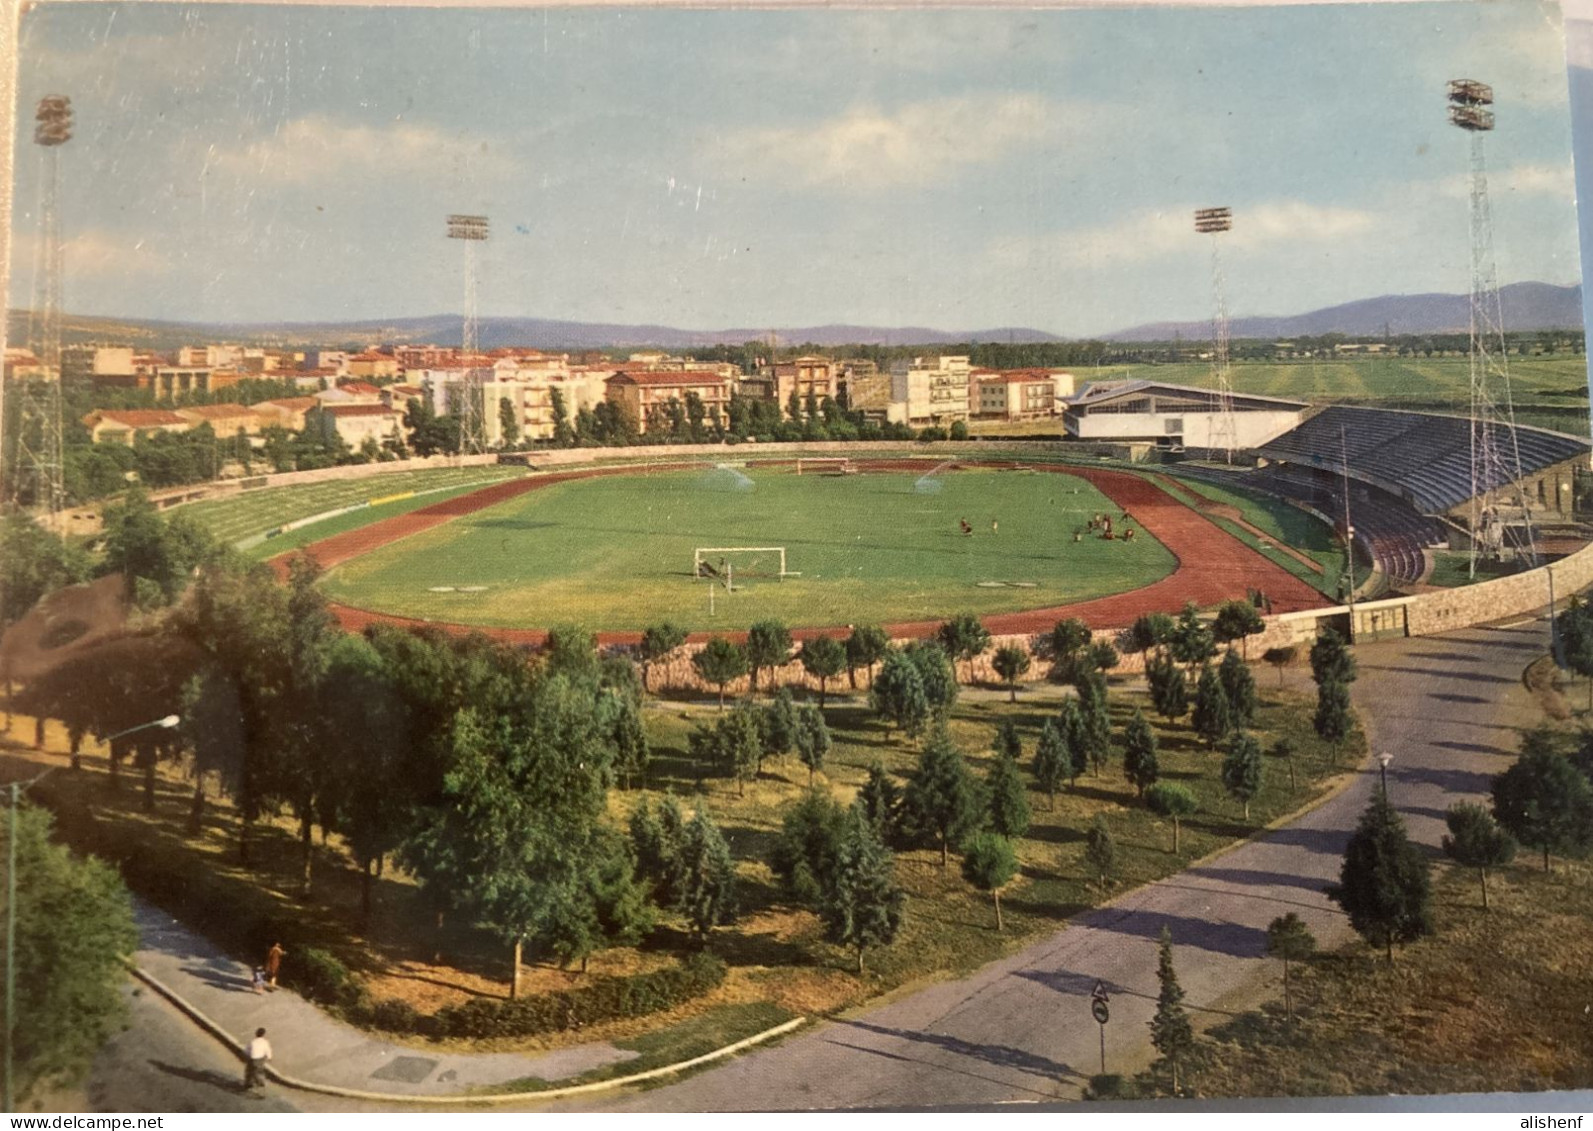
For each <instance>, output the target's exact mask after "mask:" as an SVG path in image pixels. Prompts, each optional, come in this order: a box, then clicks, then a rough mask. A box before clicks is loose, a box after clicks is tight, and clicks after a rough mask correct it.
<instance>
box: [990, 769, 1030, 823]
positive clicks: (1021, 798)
mask: <svg viewBox="0 0 1593 1131" xmlns="http://www.w3.org/2000/svg"><path fill="white" fill-rule="evenodd" d="M985 801H986V806H987V812H988V813H989V825H990V827H991V828H992V829H994V830H995V831H996V832H997V833H1000V834H1001V835H1002V836H1004V837H1006V838H1008V839H1009V840H1015V839H1017V838H1018V837H1020V836H1022V835H1023V834H1024V833H1026V832H1028V831H1029V799H1028V797H1027V796H1026V794H1025V791H1024V788H1023V778H1022V776H1021V775H1020V774H1019V773H1018V760H1017V758H1016V757H1014V756H1013V755H1012V754H1011V753H1009V752H1008V751H1005V750H1003V751H999V752H998V753H997V754H996V760H995V763H994V764H993V765H992V766H991V767H990V773H989V775H988V776H987V777H986V778H985Z"/></svg>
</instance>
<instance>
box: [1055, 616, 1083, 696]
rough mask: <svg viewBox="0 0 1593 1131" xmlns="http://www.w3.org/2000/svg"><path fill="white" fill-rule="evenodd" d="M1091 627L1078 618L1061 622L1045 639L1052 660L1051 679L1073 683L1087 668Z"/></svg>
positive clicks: (1057, 623) (1058, 622)
mask: <svg viewBox="0 0 1593 1131" xmlns="http://www.w3.org/2000/svg"><path fill="white" fill-rule="evenodd" d="M1092 638H1093V637H1092V635H1091V633H1090V626H1089V625H1087V624H1085V623H1084V622H1083V621H1082V620H1080V619H1078V618H1077V617H1072V618H1069V619H1068V620H1059V621H1057V622H1056V624H1055V625H1053V626H1052V628H1051V631H1050V632H1049V633H1047V634H1046V636H1045V637H1044V650H1045V652H1046V654H1047V655H1048V656H1049V657H1050V659H1051V679H1052V680H1054V681H1056V682H1057V683H1072V682H1073V681H1074V679H1076V678H1077V677H1078V674H1079V672H1080V670H1081V669H1082V668H1083V667H1084V666H1085V662H1084V660H1083V654H1084V650H1085V649H1086V648H1088V647H1089V646H1090V640H1091V639H1092Z"/></svg>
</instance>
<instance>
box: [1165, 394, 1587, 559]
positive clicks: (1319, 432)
mask: <svg viewBox="0 0 1593 1131" xmlns="http://www.w3.org/2000/svg"><path fill="white" fill-rule="evenodd" d="M1496 437H1497V442H1498V444H1499V447H1500V450H1501V451H1506V452H1513V451H1514V450H1515V447H1516V445H1519V448H1520V452H1521V469H1522V472H1523V477H1522V479H1521V481H1520V488H1521V491H1522V497H1523V498H1525V500H1526V504H1527V507H1528V509H1529V510H1530V511H1531V515H1532V520H1533V522H1534V523H1538V524H1541V523H1543V522H1544V521H1545V520H1547V521H1549V522H1551V523H1566V522H1571V521H1573V518H1574V516H1573V514H1572V498H1573V494H1574V491H1573V480H1574V475H1575V471H1576V470H1577V469H1578V468H1585V467H1587V464H1588V455H1589V449H1590V445H1589V443H1588V441H1586V440H1583V439H1579V438H1577V437H1575V436H1566V435H1562V434H1560V433H1557V432H1549V431H1545V430H1543V429H1539V428H1525V427H1518V428H1517V429H1516V430H1515V437H1514V441H1513V442H1512V437H1511V436H1510V435H1509V429H1508V428H1507V427H1504V426H1496ZM1254 450H1255V454H1256V455H1257V456H1259V457H1260V460H1259V462H1260V466H1259V467H1258V468H1256V469H1255V470H1252V471H1246V472H1228V471H1218V470H1215V469H1200V468H1194V467H1185V468H1183V469H1182V470H1181V474H1185V475H1192V476H1194V477H1196V478H1208V479H1212V480H1215V481H1217V482H1221V483H1224V484H1226V485H1229V486H1244V487H1248V488H1250V489H1253V490H1259V491H1264V492H1266V493H1268V494H1272V495H1277V496H1280V497H1282V498H1285V499H1289V500H1290V501H1292V502H1295V503H1297V504H1300V505H1302V506H1304V507H1307V508H1309V509H1311V510H1313V511H1316V512H1317V513H1318V514H1320V515H1321V516H1322V517H1324V518H1326V519H1327V520H1329V521H1331V522H1333V523H1334V524H1335V526H1337V527H1339V528H1342V524H1343V514H1344V486H1345V482H1346V480H1348V481H1349V484H1350V510H1351V521H1352V522H1353V524H1354V526H1355V533H1356V537H1357V539H1358V540H1359V541H1360V542H1361V544H1362V546H1363V547H1364V548H1365V549H1366V550H1368V551H1369V553H1370V554H1371V557H1372V559H1373V561H1374V562H1376V563H1377V565H1378V566H1379V567H1380V568H1381V569H1382V571H1383V573H1384V574H1385V575H1386V577H1387V578H1388V580H1389V581H1390V582H1391V583H1393V584H1396V585H1409V584H1412V583H1415V582H1417V581H1419V580H1421V579H1422V578H1423V577H1424V576H1425V575H1426V572H1427V568H1428V555H1427V551H1428V550H1429V549H1431V548H1432V547H1435V546H1440V545H1444V544H1448V545H1449V546H1450V547H1452V548H1456V549H1467V548H1469V547H1470V544H1471V530H1470V521H1471V502H1472V484H1471V421H1470V419H1469V418H1467V417H1461V416H1440V415H1437V414H1433V413H1423V412H1397V411H1391V410H1387V409H1376V408H1354V407H1348V406H1336V407H1331V408H1326V409H1323V410H1322V411H1320V412H1318V413H1316V414H1315V415H1313V416H1311V417H1310V418H1309V419H1307V420H1306V421H1304V422H1303V423H1302V424H1300V426H1299V427H1297V428H1294V429H1291V430H1290V431H1288V432H1285V433H1283V434H1282V435H1280V436H1277V437H1275V438H1274V439H1272V440H1269V441H1268V442H1267V443H1265V444H1262V445H1260V446H1259V447H1258V448H1256V449H1254ZM1509 495H1510V498H1509V506H1510V507H1514V508H1515V509H1516V514H1517V515H1518V521H1519V514H1520V510H1519V504H1518V503H1517V501H1516V492H1515V488H1514V487H1512V488H1511V489H1510V491H1509ZM1501 501H1502V500H1501ZM1506 509H1507V511H1508V509H1509V508H1506Z"/></svg>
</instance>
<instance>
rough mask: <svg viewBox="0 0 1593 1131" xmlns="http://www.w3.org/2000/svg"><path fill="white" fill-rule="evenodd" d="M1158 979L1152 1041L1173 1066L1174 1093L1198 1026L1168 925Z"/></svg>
mask: <svg viewBox="0 0 1593 1131" xmlns="http://www.w3.org/2000/svg"><path fill="white" fill-rule="evenodd" d="M1156 981H1157V982H1158V983H1159V985H1160V987H1161V989H1160V991H1159V992H1158V993H1157V995H1156V1015H1155V1016H1154V1017H1152V1018H1151V1021H1150V1031H1151V1044H1152V1045H1153V1046H1154V1047H1155V1049H1156V1051H1157V1052H1159V1053H1161V1055H1162V1059H1163V1060H1164V1061H1166V1062H1167V1064H1168V1066H1169V1067H1170V1068H1171V1070H1172V1076H1173V1094H1174V1095H1177V1094H1178V1093H1179V1091H1180V1090H1181V1089H1180V1085H1179V1081H1180V1071H1181V1069H1182V1068H1183V1067H1185V1066H1186V1065H1187V1064H1188V1062H1189V1061H1190V1059H1191V1058H1192V1054H1193V1053H1194V1051H1195V1029H1194V1026H1193V1025H1191V1024H1190V1022H1189V1014H1188V1012H1187V1011H1186V1010H1185V1009H1184V991H1183V988H1182V987H1181V986H1179V984H1178V973H1177V971H1176V970H1174V969H1173V935H1172V932H1171V931H1169V930H1168V929H1167V928H1166V927H1163V928H1162V933H1161V936H1160V939H1159V940H1158V945H1157V960H1156Z"/></svg>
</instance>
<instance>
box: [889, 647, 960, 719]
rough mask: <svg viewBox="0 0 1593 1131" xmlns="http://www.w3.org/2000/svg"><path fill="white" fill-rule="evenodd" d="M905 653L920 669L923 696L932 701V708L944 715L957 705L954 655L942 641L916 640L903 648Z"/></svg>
mask: <svg viewBox="0 0 1593 1131" xmlns="http://www.w3.org/2000/svg"><path fill="white" fill-rule="evenodd" d="M902 654H903V655H904V656H906V657H907V659H908V662H910V663H911V664H912V665H913V667H915V668H917V669H918V678H919V680H920V682H922V684H923V685H924V698H925V699H927V700H928V701H929V709H930V711H931V712H933V713H934V714H936V715H938V716H940V717H942V718H944V717H945V715H946V712H948V711H950V710H951V709H952V707H953V706H955V705H956V702H957V693H958V691H959V688H958V685H957V673H956V671H955V670H954V669H953V668H952V666H951V657H950V656H949V655H947V654H946V650H945V649H944V648H942V647H940V645H938V644H935V643H932V642H930V641H927V640H914V641H913V642H912V643H910V644H908V645H907V647H906V648H903V649H902Z"/></svg>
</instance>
